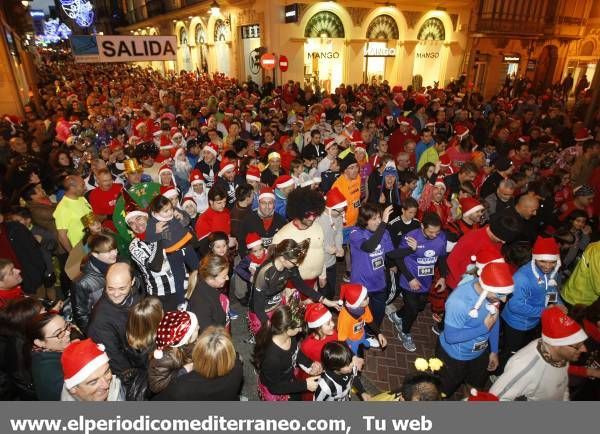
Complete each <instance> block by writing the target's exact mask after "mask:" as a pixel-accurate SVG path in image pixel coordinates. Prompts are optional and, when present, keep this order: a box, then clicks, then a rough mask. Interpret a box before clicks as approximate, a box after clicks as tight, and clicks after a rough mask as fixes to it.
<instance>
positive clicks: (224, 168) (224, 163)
mask: <svg viewBox="0 0 600 434" xmlns="http://www.w3.org/2000/svg"><path fill="white" fill-rule="evenodd" d="M219 169H220V170H219V176H223V175H224V174H225V173H227V172H229V171H230V170H235V162H234V161H232V160H230V159H229V158H227V157H225V158H223V159H222V160H221V165H220V167H219Z"/></svg>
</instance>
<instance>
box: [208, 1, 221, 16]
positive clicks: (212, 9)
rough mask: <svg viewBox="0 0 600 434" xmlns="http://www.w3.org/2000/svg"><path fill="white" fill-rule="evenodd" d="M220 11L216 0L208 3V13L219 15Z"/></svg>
mask: <svg viewBox="0 0 600 434" xmlns="http://www.w3.org/2000/svg"><path fill="white" fill-rule="evenodd" d="M220 13H221V8H220V7H219V3H217V0H213V2H212V3H211V4H210V14H211V15H219V14H220Z"/></svg>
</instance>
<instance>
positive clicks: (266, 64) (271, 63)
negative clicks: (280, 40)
mask: <svg viewBox="0 0 600 434" xmlns="http://www.w3.org/2000/svg"><path fill="white" fill-rule="evenodd" d="M260 66H262V67H263V68H264V69H269V70H270V69H274V68H275V55H273V54H271V53H265V54H263V55H262V56H261V58H260Z"/></svg>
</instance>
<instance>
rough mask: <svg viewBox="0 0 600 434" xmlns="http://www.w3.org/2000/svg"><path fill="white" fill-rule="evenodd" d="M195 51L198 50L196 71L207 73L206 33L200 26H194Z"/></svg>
mask: <svg viewBox="0 0 600 434" xmlns="http://www.w3.org/2000/svg"><path fill="white" fill-rule="evenodd" d="M195 34H196V49H197V50H198V69H200V72H204V73H207V72H208V50H207V47H206V32H205V31H204V28H203V27H202V26H201V25H200V24H196V30H195Z"/></svg>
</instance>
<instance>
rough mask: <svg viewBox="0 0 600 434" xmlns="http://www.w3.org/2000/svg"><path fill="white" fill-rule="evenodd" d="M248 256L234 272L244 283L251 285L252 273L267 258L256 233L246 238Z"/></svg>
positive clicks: (265, 250)
mask: <svg viewBox="0 0 600 434" xmlns="http://www.w3.org/2000/svg"><path fill="white" fill-rule="evenodd" d="M246 248H247V249H248V255H246V257H245V258H243V259H242V260H241V261H240V262H239V264H238V265H237V266H236V267H235V272H236V273H237V274H238V275H239V276H240V277H241V278H242V279H244V280H245V281H246V282H248V283H251V282H252V280H253V279H254V273H255V272H256V270H257V269H258V267H260V266H261V265H262V264H263V262H265V261H266V260H267V258H268V252H267V249H265V247H264V246H263V243H262V238H261V237H260V235H258V234H257V233H256V232H250V233H249V234H248V235H247V236H246Z"/></svg>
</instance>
